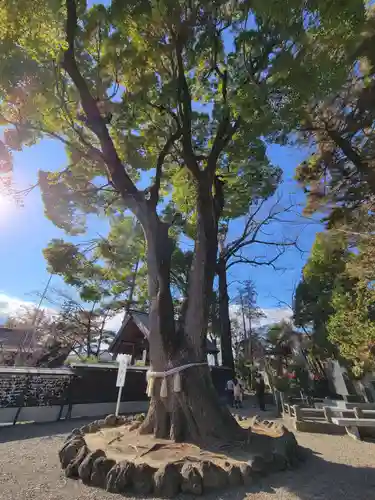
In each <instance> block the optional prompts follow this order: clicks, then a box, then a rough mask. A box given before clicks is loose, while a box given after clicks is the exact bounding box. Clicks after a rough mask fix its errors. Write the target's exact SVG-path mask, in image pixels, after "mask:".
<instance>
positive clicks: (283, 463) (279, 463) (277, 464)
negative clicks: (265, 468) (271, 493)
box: [272, 453, 288, 472]
mask: <svg viewBox="0 0 375 500" xmlns="http://www.w3.org/2000/svg"><path fill="white" fill-rule="evenodd" d="M287 468H288V461H287V459H286V458H285V456H284V455H281V454H280V453H274V454H273V461H272V470H274V471H276V472H278V471H282V470H285V469H287Z"/></svg>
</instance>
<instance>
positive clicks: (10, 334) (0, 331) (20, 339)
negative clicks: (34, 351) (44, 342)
mask: <svg viewBox="0 0 375 500" xmlns="http://www.w3.org/2000/svg"><path fill="white" fill-rule="evenodd" d="M28 339H30V331H27V330H21V329H19V328H8V327H6V326H0V348H3V349H18V348H19V347H20V346H21V345H22V344H23V343H24V342H25V341H27V340H28ZM30 340H31V339H30Z"/></svg>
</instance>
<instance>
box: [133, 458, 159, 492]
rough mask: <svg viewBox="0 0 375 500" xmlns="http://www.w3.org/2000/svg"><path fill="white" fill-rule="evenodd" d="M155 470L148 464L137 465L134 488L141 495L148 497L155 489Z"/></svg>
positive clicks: (134, 472) (135, 467)
mask: <svg viewBox="0 0 375 500" xmlns="http://www.w3.org/2000/svg"><path fill="white" fill-rule="evenodd" d="M154 473H155V469H154V468H153V467H150V466H149V465H148V464H135V466H134V471H133V478H132V483H133V488H134V491H135V492H136V493H138V494H139V495H148V494H149V493H151V492H152V490H153V488H154Z"/></svg>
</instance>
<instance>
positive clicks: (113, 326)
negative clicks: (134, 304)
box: [105, 313, 124, 333]
mask: <svg viewBox="0 0 375 500" xmlns="http://www.w3.org/2000/svg"><path fill="white" fill-rule="evenodd" d="M123 319H124V313H119V314H116V315H115V316H113V317H112V318H109V320H107V321H106V322H105V327H106V329H107V330H111V331H112V332H116V333H117V332H118V331H119V330H120V326H121V325H122V322H123Z"/></svg>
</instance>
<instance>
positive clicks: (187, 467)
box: [181, 463, 203, 495]
mask: <svg viewBox="0 0 375 500" xmlns="http://www.w3.org/2000/svg"><path fill="white" fill-rule="evenodd" d="M181 480H182V482H181V491H182V492H183V493H191V494H192V495H202V493H203V482H202V476H201V475H200V474H199V471H198V469H197V467H196V466H195V465H194V464H191V463H185V464H184V465H183V467H182V469H181Z"/></svg>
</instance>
